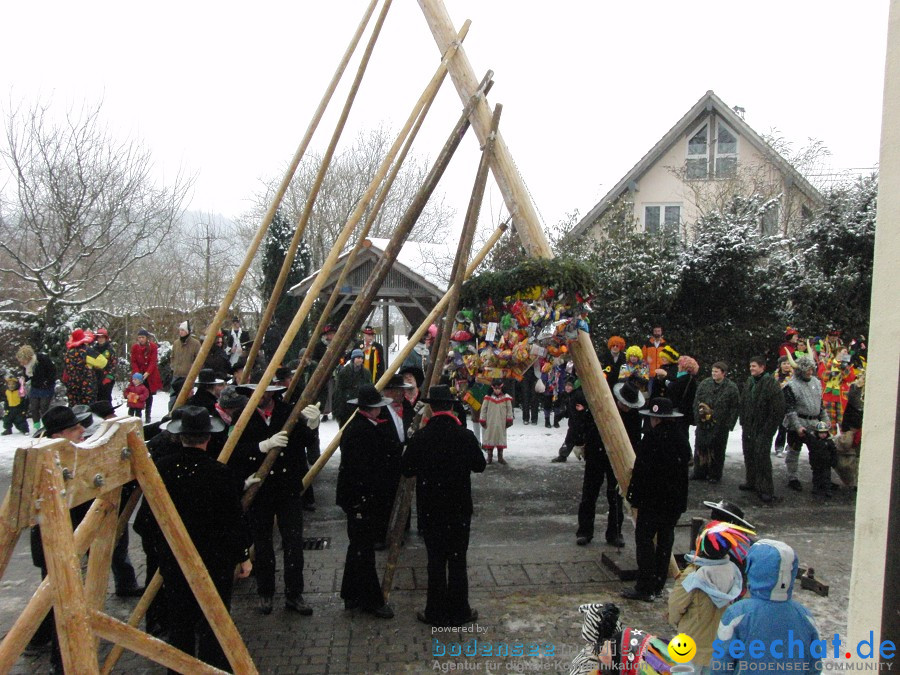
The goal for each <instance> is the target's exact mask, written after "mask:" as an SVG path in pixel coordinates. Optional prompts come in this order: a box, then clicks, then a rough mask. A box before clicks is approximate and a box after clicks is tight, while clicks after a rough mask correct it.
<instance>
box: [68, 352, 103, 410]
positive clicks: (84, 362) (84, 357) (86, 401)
mask: <svg viewBox="0 0 900 675" xmlns="http://www.w3.org/2000/svg"><path fill="white" fill-rule="evenodd" d="M62 380H63V383H64V384H65V385H66V396H67V397H68V399H69V406H75V405H90V404H91V403H93V402H94V401H96V400H97V378H96V376H95V375H94V371H93V370H92V369H91V367H90V366H89V365H88V347H87V345H80V346H78V347H72V348H71V349H67V350H66V357H65V362H64V365H63V376H62Z"/></svg>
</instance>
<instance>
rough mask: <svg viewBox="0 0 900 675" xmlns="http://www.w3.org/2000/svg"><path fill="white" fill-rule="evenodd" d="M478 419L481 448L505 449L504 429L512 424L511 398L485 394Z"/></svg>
mask: <svg viewBox="0 0 900 675" xmlns="http://www.w3.org/2000/svg"><path fill="white" fill-rule="evenodd" d="M479 414H480V417H479V418H478V420H479V422H480V423H481V426H482V427H484V428H483V429H482V432H481V447H483V448H485V449H489V448H498V449H500V450H502V449H503V448H505V447H506V428H507V427H508V426H510V425H511V424H512V421H513V411H512V397H511V396H510V395H509V394H500V396H494V395H493V394H487V395H486V396H485V397H484V400H483V401H482V402H481V412H480V413H479Z"/></svg>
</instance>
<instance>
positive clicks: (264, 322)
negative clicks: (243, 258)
mask: <svg viewBox="0 0 900 675" xmlns="http://www.w3.org/2000/svg"><path fill="white" fill-rule="evenodd" d="M392 1H393V0H384V4H383V5H382V7H381V13H380V14H379V15H378V19H376V21H375V27H374V28H373V29H372V34H371V35H370V36H369V42H368V43H367V44H366V49H365V51H364V52H363V55H362V59H361V60H360V62H359V67H358V68H357V70H356V77H355V78H354V79H353V84H352V85H351V86H350V91H349V92H348V93H347V100H346V101H345V102H344V107H343V109H342V110H341V114H340V117H339V118H338V121H337V124H336V125H335V127H334V133H332V134H331V141H330V142H329V144H328V148H327V150H325V154H324V155H323V157H322V162H321V164H320V165H319V171H318V172H317V174H316V178H315V180H314V181H313V185H312V187H311V188H310V190H309V194H308V195H307V196H306V203H305V204H304V206H303V211H302V213H301V214H300V218H299V219H298V220H297V226H296V227H295V228H294V236H293V237H291V243H290V244H289V245H288V248H287V250H286V251H285V254H284V261H283V262H282V264H281V270H280V271H279V272H278V278H277V279H276V280H275V286H274V287H273V288H272V293H271V294H270V295H269V302H268V303H267V304H266V309H265V311H264V312H263V315H262V318H261V319H260V320H259V326H258V327H257V329H256V338H255V339H254V340H253V345H252V346H251V347H250V352H249V353H248V354H247V364H246V365H245V366H244V370H243V373H242V374H241V382H242V383H245V382H248V381H249V379H250V372H251V370H252V369H253V364H254V363H255V362H256V356H257V354H259V349H260V346H261V345H262V341H263V338H264V337H265V335H266V331H267V330H269V325H270V324H271V323H272V317H273V316H274V315H275V308H276V307H277V306H278V303H279V302H280V301H281V295H282V293H284V286H285V284H286V283H287V278H288V275H289V274H290V273H291V268H292V267H293V265H294V258H295V257H296V256H297V248H298V247H299V246H300V239H301V237H302V236H303V232H304V231H305V230H306V225H307V223H309V218H310V216H311V215H312V210H313V205H314V204H315V203H316V198H317V197H318V196H319V190H320V189H321V188H322V182H323V181H324V180H325V174H327V173H328V167H329V166H330V165H331V160H332V158H333V157H334V152H335V150H336V149H337V144H338V141H340V139H341V134H343V132H344V127H345V126H346V124H347V118H348V117H349V116H350V110H351V109H352V108H353V102H354V101H355V100H356V94H357V92H358V91H359V86H360V84H362V79H363V76H364V75H365V74H366V69H367V68H368V66H369V59H370V58H371V57H372V52H373V51H374V50H375V43H376V42H377V41H378V36H379V35H380V34H381V27H382V26H383V25H384V20H385V19H386V18H387V13H388V10H389V9H390V8H391V2H392Z"/></svg>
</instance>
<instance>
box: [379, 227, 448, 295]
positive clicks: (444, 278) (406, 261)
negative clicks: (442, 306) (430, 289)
mask: <svg viewBox="0 0 900 675" xmlns="http://www.w3.org/2000/svg"><path fill="white" fill-rule="evenodd" d="M369 241H370V242H372V246H373V247H374V248H377V249H378V250H380V251H384V250H385V249H386V248H387V245H388V242H389V241H390V240H389V239H380V238H377V237H369ZM455 257H456V247H455V246H453V245H451V244H449V243H446V244H426V243H423V242H421V241H407V242H406V243H405V244H403V248H401V249H400V255H398V256H397V262H398V263H400V264H401V265H403V266H404V267H407V268H409V270H410V271H412V272H415V273H416V274H418V275H420V276H422V277H424V278H425V280H426V281H428V282H430V283H432V284H434V285H435V286H437V287H438V288H439V289H440V290H442V291H446V290H447V287H448V286H449V284H450V273H451V272H452V271H453V260H454V258H455Z"/></svg>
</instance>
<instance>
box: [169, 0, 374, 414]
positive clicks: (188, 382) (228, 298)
mask: <svg viewBox="0 0 900 675" xmlns="http://www.w3.org/2000/svg"><path fill="white" fill-rule="evenodd" d="M377 3H378V0H371V1H370V2H369V6H368V7H367V8H366V12H365V14H364V15H363V18H362V20H361V21H360V23H359V26H358V27H357V29H356V33H354V35H353V38H352V39H351V40H350V45H349V46H348V47H347V50H346V51H345V52H344V56H343V57H342V58H341V61H340V63H339V64H338V67H337V70H336V71H335V73H334V75H333V76H332V78H331V82H330V83H329V85H328V88H327V89H326V90H325V94H324V95H323V96H322V100H321V101H320V102H319V107H318V108H316V111H315V112H314V113H313V117H312V119H311V120H310V122H309V126H308V127H307V129H306V133H305V134H304V135H303V139H302V140H301V141H300V145H298V146H297V151H296V152H295V153H294V156H293V158H292V159H291V163H290V165H289V166H288V168H287V171H285V174H284V178H282V180H281V184H280V185H279V186H278V191H277V192H276V193H275V197H274V198H273V199H272V203H271V205H270V206H269V210H268V211H266V214H265V216H263V220H262V223H261V224H260V226H259V229H258V230H257V232H256V236H254V237H253V241H252V242H250V247H249V248H248V249H247V254H246V255H245V256H244V261H243V262H242V263H241V266H240V267H239V268H238V271H237V274H235V277H234V280H233V281H232V282H231V286H229V288H228V290H227V291H226V293H225V297H224V298H222V303H221V304H220V305H219V309H218V311H217V312H216V315H215V317H214V318H213V320H212V324H211V325H212V327H213V328H215V327H216V326H220V325H221V324H222V322H223V321H224V320H225V316H226V314H227V313H228V308H229V307H231V303H232V302H233V301H234V297H235V296H236V295H237V292H238V289H239V288H240V287H241V283H242V282H243V281H244V277H245V276H246V274H247V270H248V269H250V264H251V263H252V262H253V258H254V257H255V256H256V251H257V250H258V249H259V245H260V244H261V243H262V240H263V237H264V236H265V235H266V231H267V230H268V229H269V225H271V224H272V219H273V218H274V217H275V211H277V210H278V206H279V205H280V204H281V200H282V199H284V195H285V193H286V192H287V189H288V187H289V186H290V184H291V179H293V177H294V174H295V173H296V171H297V167H298V166H299V165H300V160H301V159H303V155H304V154H305V153H306V149H307V148H308V147H309V143H310V141H311V140H312V136H313V133H315V131H316V127H318V126H319V122H320V121H321V120H322V116H323V115H324V114H325V108H327V107H328V103H329V101H330V100H331V97H332V95H333V94H334V91H335V89H337V85H338V82H340V80H341V76H342V75H343V74H344V70H345V69H346V68H347V64H348V63H349V62H350V57H351V56H352V55H353V52H354V51H355V50H356V45H358V44H359V40H360V38H361V37H362V34H363V31H364V30H365V28H366V25H367V24H368V23H369V19H370V18H371V16H372V12H374V11H375V5H376V4H377ZM215 340H216V331H215V330H212V329H211V330H208V331H206V337H205V338H204V340H203V344H202V345H201V346H200V352H199V353H198V354H197V357H196V358H195V359H194V363H193V364H192V365H191V370H190V371H189V372H188V375H187V377H186V378H185V381H184V386H182V387H181V391H180V392H179V393H178V397H177V398H176V399H175V406H174V407H175V408H178V407H179V406H182V405H184V402H185V401H186V400H187V399H188V397H189V396H190V395H191V389H192V388H193V386H194V380H196V379H197V375H198V374H199V373H200V369H201V368H203V363H204V362H205V361H206V357H207V356H209V352H210V350H211V349H212V346H213V343H214V342H215Z"/></svg>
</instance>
